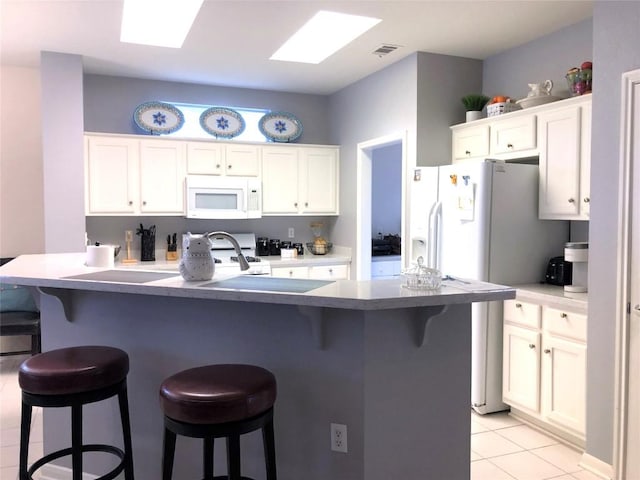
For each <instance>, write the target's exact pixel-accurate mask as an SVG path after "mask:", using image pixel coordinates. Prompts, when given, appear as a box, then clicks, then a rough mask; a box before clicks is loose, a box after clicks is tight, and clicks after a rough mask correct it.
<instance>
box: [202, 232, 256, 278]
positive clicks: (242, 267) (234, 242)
mask: <svg viewBox="0 0 640 480" xmlns="http://www.w3.org/2000/svg"><path fill="white" fill-rule="evenodd" d="M207 237H208V238H212V237H213V238H220V237H222V238H226V239H227V240H229V241H230V242H231V245H233V249H234V250H235V251H236V253H237V254H238V263H239V264H240V270H249V262H247V259H246V258H244V255H243V254H242V249H241V248H240V245H239V244H238V241H237V240H236V239H235V238H233V236H232V235H229V234H228V233H227V232H211V233H207Z"/></svg>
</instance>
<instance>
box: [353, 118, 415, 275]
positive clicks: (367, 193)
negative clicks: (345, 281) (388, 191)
mask: <svg viewBox="0 0 640 480" xmlns="http://www.w3.org/2000/svg"><path fill="white" fill-rule="evenodd" d="M394 143H401V144H402V154H401V155H402V207H401V208H402V217H401V230H402V234H401V241H402V254H401V263H402V265H404V264H405V251H406V248H405V241H406V239H407V238H408V231H407V230H408V228H409V222H408V221H407V215H408V212H407V201H406V198H407V132H406V131H404V132H400V133H395V134H390V135H385V136H383V137H379V138H375V139H373V140H367V141H366V142H361V143H358V145H357V164H356V169H357V170H356V182H357V187H356V280H371V171H372V163H371V162H372V158H371V152H372V150H374V149H375V148H379V147H385V146H387V145H392V144H394Z"/></svg>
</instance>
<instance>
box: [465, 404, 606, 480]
mask: <svg viewBox="0 0 640 480" xmlns="http://www.w3.org/2000/svg"><path fill="white" fill-rule="evenodd" d="M580 457H581V453H580V452H578V451H577V450H573V449H572V448H569V447H568V446H566V445H564V444H562V443H560V442H558V441H557V440H555V439H553V438H552V437H548V436H547V435H544V434H543V433H541V432H539V431H538V430H535V429H533V428H531V427H529V426H528V425H524V424H523V423H521V422H520V421H519V420H517V419H515V418H513V417H511V416H509V415H508V414H507V412H500V413H492V414H489V415H478V414H476V413H475V412H472V414H471V480H543V479H549V478H552V479H554V480H576V479H577V480H600V477H598V476H596V475H594V474H593V473H591V472H589V471H587V470H584V469H583V468H582V467H580V465H578V462H579V461H580Z"/></svg>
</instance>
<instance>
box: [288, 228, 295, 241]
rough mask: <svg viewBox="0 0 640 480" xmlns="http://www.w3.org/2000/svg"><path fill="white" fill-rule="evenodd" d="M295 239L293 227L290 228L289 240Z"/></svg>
mask: <svg viewBox="0 0 640 480" xmlns="http://www.w3.org/2000/svg"><path fill="white" fill-rule="evenodd" d="M293 237H295V230H294V229H293V227H289V238H293Z"/></svg>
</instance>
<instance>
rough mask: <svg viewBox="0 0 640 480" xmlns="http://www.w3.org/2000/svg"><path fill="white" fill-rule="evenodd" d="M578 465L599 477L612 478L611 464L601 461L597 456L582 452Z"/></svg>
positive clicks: (608, 479)
mask: <svg viewBox="0 0 640 480" xmlns="http://www.w3.org/2000/svg"><path fill="white" fill-rule="evenodd" d="M580 466H581V467H582V468H584V469H585V470H589V471H590V472H591V473H593V474H594V475H597V476H599V477H600V478H606V479H607V480H612V479H613V478H614V476H613V475H614V474H613V466H612V465H609V464H608V463H606V462H603V461H602V460H600V459H599V458H596V457H594V456H592V455H589V454H588V453H586V452H585V453H583V454H582V458H581V459H580Z"/></svg>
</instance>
